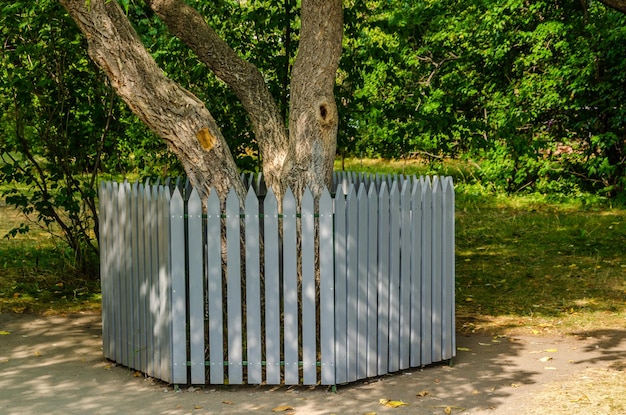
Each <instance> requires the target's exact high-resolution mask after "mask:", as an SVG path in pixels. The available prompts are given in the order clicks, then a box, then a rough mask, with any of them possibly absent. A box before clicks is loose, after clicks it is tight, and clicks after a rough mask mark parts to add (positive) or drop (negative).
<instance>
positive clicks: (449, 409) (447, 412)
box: [443, 406, 452, 415]
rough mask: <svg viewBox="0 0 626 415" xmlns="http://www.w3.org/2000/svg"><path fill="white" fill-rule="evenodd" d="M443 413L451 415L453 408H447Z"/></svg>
mask: <svg viewBox="0 0 626 415" xmlns="http://www.w3.org/2000/svg"><path fill="white" fill-rule="evenodd" d="M443 412H445V413H446V414H448V415H450V414H451V413H452V408H451V407H449V406H446V409H444V410H443Z"/></svg>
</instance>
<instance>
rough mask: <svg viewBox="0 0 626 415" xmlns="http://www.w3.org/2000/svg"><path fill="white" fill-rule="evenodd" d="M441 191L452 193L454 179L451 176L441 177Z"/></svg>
mask: <svg viewBox="0 0 626 415" xmlns="http://www.w3.org/2000/svg"><path fill="white" fill-rule="evenodd" d="M442 187H443V192H444V193H454V181H453V179H452V176H447V177H444V178H443V183H442Z"/></svg>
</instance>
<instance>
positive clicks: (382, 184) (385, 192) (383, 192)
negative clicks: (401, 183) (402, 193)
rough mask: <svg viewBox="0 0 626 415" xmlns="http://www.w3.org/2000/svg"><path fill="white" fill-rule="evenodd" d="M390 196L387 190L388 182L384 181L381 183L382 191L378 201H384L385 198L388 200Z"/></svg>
mask: <svg viewBox="0 0 626 415" xmlns="http://www.w3.org/2000/svg"><path fill="white" fill-rule="evenodd" d="M387 196H389V190H388V188H387V181H386V180H383V181H382V182H380V190H378V199H381V200H383V199H384V198H387V199H388V197H387Z"/></svg>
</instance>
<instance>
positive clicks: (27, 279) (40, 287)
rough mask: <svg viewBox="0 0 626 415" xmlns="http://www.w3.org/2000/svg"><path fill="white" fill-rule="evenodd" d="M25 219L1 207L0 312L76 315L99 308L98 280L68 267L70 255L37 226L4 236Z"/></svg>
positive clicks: (5, 207)
mask: <svg viewBox="0 0 626 415" xmlns="http://www.w3.org/2000/svg"><path fill="white" fill-rule="evenodd" d="M25 221H27V219H26V218H25V217H24V216H23V215H21V214H20V213H19V212H18V211H16V210H15V209H12V208H11V207H7V206H0V312H1V311H11V312H14V313H25V312H34V313H43V314H55V313H60V312H76V311H82V310H93V309H97V308H99V307H100V294H99V291H100V289H99V283H98V281H94V280H90V279H87V278H86V277H85V276H82V275H80V274H79V273H78V272H76V270H75V269H73V268H72V266H71V262H72V261H71V259H72V258H71V252H70V251H69V250H68V249H67V248H65V247H64V246H63V244H61V243H59V241H57V240H55V239H54V238H53V237H52V236H51V234H50V233H49V232H47V231H45V230H43V229H41V228H39V227H38V226H37V225H34V226H32V227H31V230H30V231H29V232H28V233H26V234H23V235H17V236H16V237H14V238H4V235H5V234H6V233H7V232H8V231H9V230H10V229H12V228H14V227H16V226H19V223H22V222H25Z"/></svg>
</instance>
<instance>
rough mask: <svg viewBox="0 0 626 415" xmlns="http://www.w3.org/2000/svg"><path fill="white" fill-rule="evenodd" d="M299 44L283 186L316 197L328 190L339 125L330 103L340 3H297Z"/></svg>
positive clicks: (337, 54) (339, 44)
mask: <svg viewBox="0 0 626 415" xmlns="http://www.w3.org/2000/svg"><path fill="white" fill-rule="evenodd" d="M301 21H302V26H301V29H300V46H299V49H298V55H297V56H296V60H295V62H294V66H293V69H292V74H291V87H290V93H291V100H290V106H289V114H290V115H289V117H290V118H289V144H290V146H289V154H288V156H287V158H286V160H285V167H284V178H285V184H286V185H289V186H291V187H292V189H293V190H294V193H295V194H296V195H301V194H302V191H303V190H304V187H305V186H309V187H310V188H311V191H312V192H313V195H314V196H315V197H316V198H317V197H319V195H320V194H321V192H322V190H323V189H324V188H329V189H330V186H331V179H332V171H333V163H334V159H335V152H336V147H337V127H338V125H339V119H338V113H337V106H336V104H335V99H334V87H335V77H336V73H337V67H338V66H339V59H340V57H341V49H342V36H343V14H342V5H341V0H302V11H301Z"/></svg>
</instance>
